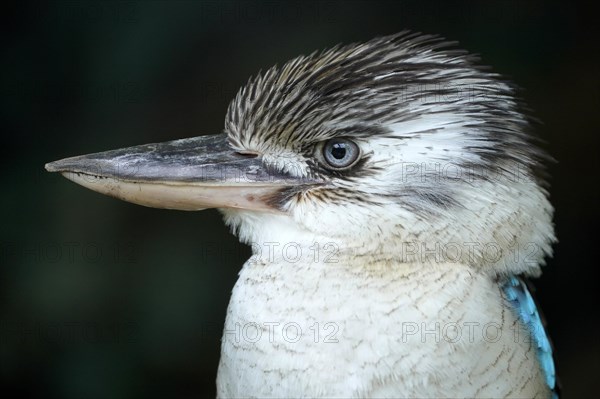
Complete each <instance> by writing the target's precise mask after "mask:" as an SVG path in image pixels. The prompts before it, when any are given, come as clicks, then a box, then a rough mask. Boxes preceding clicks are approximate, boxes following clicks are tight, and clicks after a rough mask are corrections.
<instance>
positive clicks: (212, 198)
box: [46, 32, 556, 398]
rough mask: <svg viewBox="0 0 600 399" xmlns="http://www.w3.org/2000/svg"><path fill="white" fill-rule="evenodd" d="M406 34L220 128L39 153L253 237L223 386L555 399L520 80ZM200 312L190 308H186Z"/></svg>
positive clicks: (534, 174) (540, 215) (322, 68)
mask: <svg viewBox="0 0 600 399" xmlns="http://www.w3.org/2000/svg"><path fill="white" fill-rule="evenodd" d="M477 61H478V59H477V57H475V56H473V55H469V54H468V53H467V52H465V51H462V50H458V49H455V48H454V44H453V43H448V42H446V41H444V40H443V39H441V38H439V37H436V36H430V35H421V34H413V33H408V32H403V33H400V34H396V35H392V36H385V37H380V38H376V39H374V40H371V41H368V42H365V43H359V44H350V45H345V46H337V47H334V48H332V49H330V50H326V51H322V52H315V53H313V54H311V55H309V56H301V57H298V58H295V59H293V60H291V61H289V62H287V63H285V64H283V65H282V66H275V67H273V68H271V69H269V70H268V71H266V72H265V73H261V74H259V75H258V76H256V77H255V78H252V79H250V80H249V82H248V83H247V84H246V86H245V87H243V88H242V89H241V90H240V91H239V92H238V93H237V95H236V97H235V98H234V99H233V101H232V102H231V104H230V105H229V108H228V110H227V115H226V118H225V128H224V131H223V132H222V133H221V134H217V135H213V136H199V137H193V138H187V139H181V140H175V141H169V142H165V143H158V144H147V145H141V146H136V147H131V148H124V149H119V150H114V151H107V152H101V153H96V154H91V155H83V156H78V157H73V158H67V159H63V160H60V161H56V162H52V163H49V164H47V165H46V169H47V170H49V171H51V172H60V173H62V174H63V175H64V176H65V177H67V178H68V179H70V180H72V181H74V182H76V183H78V184H81V185H83V186H85V187H87V188H90V189H92V190H95V191H98V192H100V193H103V194H108V195H111V196H113V197H117V198H120V199H122V200H125V201H130V202H134V203H137V204H141V205H145V206H151V207H157V208H167V209H181V210H200V209H205V208H218V209H219V210H220V211H221V212H222V213H223V215H224V218H225V222H226V223H227V224H228V225H229V226H231V229H232V230H233V232H234V233H235V234H236V235H237V236H238V237H239V239H240V240H241V241H242V242H244V243H247V244H250V245H252V249H253V256H252V257H251V258H250V259H249V260H248V261H247V262H246V263H245V264H244V265H243V267H242V269H241V271H240V274H239V279H238V281H237V283H236V284H235V287H234V288H233V292H232V296H231V301H230V304H229V308H228V311H227V318H226V322H225V328H224V334H223V340H222V350H221V360H220V364H219V372H218V377H217V391H218V395H219V396H220V397H235V398H239V397H277V398H284V397H301V396H302V397H304V396H307V397H338V398H339V397H345V398H346V397H348V398H349V397H394V398H398V397H402V398H409V397H419V398H424V397H487V398H489V397H494V398H500V397H550V396H552V395H555V393H556V392H555V376H554V364H553V360H552V350H551V347H550V342H549V340H548V338H547V336H546V333H545V331H544V327H543V325H542V321H541V318H540V315H539V313H538V311H537V309H536V306H535V303H534V301H533V299H532V297H531V295H530V293H529V291H528V289H527V286H526V285H525V283H524V281H523V280H522V276H525V277H527V276H533V277H536V276H538V275H539V274H540V267H541V266H542V265H543V264H544V258H545V257H546V256H549V255H551V252H552V249H551V244H552V243H553V241H555V237H554V231H553V224H552V214H553V208H552V206H551V204H550V203H549V201H548V198H547V197H548V193H547V191H546V188H545V187H546V186H545V184H544V183H543V181H542V179H541V178H540V177H539V176H540V175H539V173H538V171H539V169H540V166H541V165H542V164H543V163H544V161H545V159H546V158H547V157H546V156H545V154H544V152H543V151H541V150H540V149H539V148H538V146H537V145H536V143H535V140H534V139H532V136H531V135H530V133H529V130H530V123H529V122H528V118H527V117H526V116H525V115H524V114H523V113H522V112H521V106H520V103H519V101H518V100H517V98H516V97H515V88H514V87H513V86H512V85H511V84H509V83H507V82H506V81H504V80H502V79H501V78H500V77H499V76H498V75H497V74H496V73H493V72H490V71H489V70H488V69H487V68H483V67H481V66H478V65H477ZM190 316H192V315H190Z"/></svg>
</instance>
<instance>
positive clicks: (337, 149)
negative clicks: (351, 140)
mask: <svg viewBox="0 0 600 399" xmlns="http://www.w3.org/2000/svg"><path fill="white" fill-rule="evenodd" d="M331 155H333V157H334V158H335V159H344V157H345V156H346V144H344V143H335V144H334V145H333V148H332V149H331Z"/></svg>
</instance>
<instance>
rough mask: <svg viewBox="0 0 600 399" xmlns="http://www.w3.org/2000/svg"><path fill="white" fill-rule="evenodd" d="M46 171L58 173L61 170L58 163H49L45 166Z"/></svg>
mask: <svg viewBox="0 0 600 399" xmlns="http://www.w3.org/2000/svg"><path fill="white" fill-rule="evenodd" d="M44 169H46V171H48V172H58V170H59V168H58V165H57V162H56V161H55V162H48V163H47V164H46V165H44Z"/></svg>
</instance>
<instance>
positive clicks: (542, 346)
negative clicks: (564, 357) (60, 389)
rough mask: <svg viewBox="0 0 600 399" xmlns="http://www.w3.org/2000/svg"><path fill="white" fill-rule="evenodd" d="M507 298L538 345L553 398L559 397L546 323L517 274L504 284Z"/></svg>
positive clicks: (541, 365)
mask: <svg viewBox="0 0 600 399" xmlns="http://www.w3.org/2000/svg"><path fill="white" fill-rule="evenodd" d="M502 288H503V290H504V293H505V295H506V298H507V299H508V300H509V301H510V303H511V304H512V305H513V306H514V309H515V311H516V312H517V313H518V315H519V318H520V319H521V321H522V322H523V324H524V325H525V326H526V327H527V329H528V331H529V333H530V334H531V338H532V339H533V342H534V343H535V344H536V346H537V356H538V359H539V362H540V367H541V368H542V370H543V372H544V375H545V377H546V383H547V384H548V386H549V387H550V389H551V390H552V393H553V395H552V396H553V398H558V395H557V393H556V372H555V369H554V359H553V357H552V345H551V344H550V339H549V338H548V335H547V334H546V330H545V329H544V323H543V322H542V319H541V317H540V313H539V312H538V310H537V306H536V304H535V301H534V299H533V297H532V296H531V294H530V293H529V290H528V289H527V285H526V284H525V282H524V281H523V280H522V279H521V278H519V277H516V276H513V277H510V278H509V279H508V280H507V281H506V282H505V283H504V285H503V286H502Z"/></svg>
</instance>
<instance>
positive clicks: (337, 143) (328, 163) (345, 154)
mask: <svg viewBox="0 0 600 399" xmlns="http://www.w3.org/2000/svg"><path fill="white" fill-rule="evenodd" d="M320 152H321V154H320V155H321V158H322V162H323V164H324V165H323V166H325V167H326V168H327V169H330V170H346V169H350V168H351V167H353V166H354V165H356V163H357V162H358V160H359V159H360V147H359V146H358V145H357V144H356V143H355V142H354V141H351V140H348V139H346V138H343V137H337V138H333V139H330V140H327V141H324V142H323V145H322V146H321V151H320Z"/></svg>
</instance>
